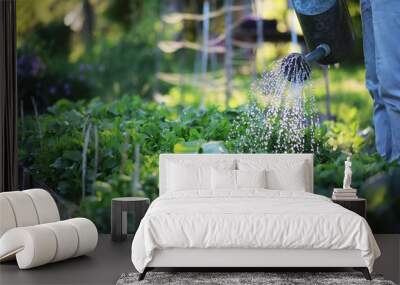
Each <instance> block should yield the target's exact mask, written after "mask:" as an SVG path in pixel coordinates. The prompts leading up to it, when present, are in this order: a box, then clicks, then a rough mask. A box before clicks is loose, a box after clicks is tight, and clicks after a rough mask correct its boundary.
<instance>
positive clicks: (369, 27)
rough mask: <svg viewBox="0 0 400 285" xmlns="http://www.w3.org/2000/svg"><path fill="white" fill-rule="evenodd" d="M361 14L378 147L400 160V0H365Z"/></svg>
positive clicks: (368, 84)
mask: <svg viewBox="0 0 400 285" xmlns="http://www.w3.org/2000/svg"><path fill="white" fill-rule="evenodd" d="M361 16H362V22H363V39H364V57H365V67H366V85H367V88H368V90H369V92H370V93H371V96H372V98H373V100H374V125H375V137H376V148H377V151H378V153H379V154H380V155H381V156H383V157H385V158H386V159H387V160H388V161H389V162H391V161H394V160H397V161H400V0H361Z"/></svg>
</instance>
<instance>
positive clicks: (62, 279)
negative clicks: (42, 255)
mask: <svg viewBox="0 0 400 285" xmlns="http://www.w3.org/2000/svg"><path fill="white" fill-rule="evenodd" d="M131 244H132V237H130V238H129V239H128V240H126V241H124V242H120V243H116V242H112V241H111V238H110V236H109V235H100V236H99V243H98V245H97V248H96V250H95V251H94V252H92V253H91V254H89V255H88V256H80V257H77V258H73V259H69V260H65V261H61V262H57V263H52V264H47V265H44V266H41V267H37V268H33V269H28V270H19V269H18V266H17V264H16V262H8V263H2V264H1V265H0V284H1V285H14V284H34V285H36V284H37V285H39V284H82V285H83V284H99V285H100V284H108V285H109V284H115V283H116V282H117V280H118V278H119V277H120V276H121V274H122V273H125V272H132V271H134V270H135V269H134V267H133V265H132V262H131V257H130V254H131Z"/></svg>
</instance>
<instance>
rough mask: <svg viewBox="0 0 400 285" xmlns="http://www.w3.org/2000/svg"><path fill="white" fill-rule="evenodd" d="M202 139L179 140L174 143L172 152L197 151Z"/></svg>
mask: <svg viewBox="0 0 400 285" xmlns="http://www.w3.org/2000/svg"><path fill="white" fill-rule="evenodd" d="M203 142H204V141H203V140H196V141H190V142H180V143H177V144H175V145H174V153H199V152H200V148H201V145H202V144H203Z"/></svg>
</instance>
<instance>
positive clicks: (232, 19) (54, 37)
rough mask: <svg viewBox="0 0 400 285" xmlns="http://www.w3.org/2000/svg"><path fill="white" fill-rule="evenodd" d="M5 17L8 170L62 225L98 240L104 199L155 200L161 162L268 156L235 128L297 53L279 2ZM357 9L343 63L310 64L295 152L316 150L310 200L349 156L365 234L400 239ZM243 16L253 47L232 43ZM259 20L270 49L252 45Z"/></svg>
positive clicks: (242, 126) (397, 178)
mask: <svg viewBox="0 0 400 285" xmlns="http://www.w3.org/2000/svg"><path fill="white" fill-rule="evenodd" d="M203 2H204V3H203ZM205 3H207V4H205ZM224 7H225V8H224ZM17 8H18V11H17V21H18V22H17V28H18V94H19V101H20V103H21V104H20V106H21V108H20V118H19V143H20V149H19V151H20V160H21V161H20V163H21V167H23V168H24V171H25V172H27V173H29V175H30V176H31V177H32V179H33V180H34V181H36V182H37V183H42V184H44V185H46V186H47V187H48V188H50V189H51V190H52V192H53V194H55V195H57V197H58V198H59V202H60V203H61V204H62V205H63V207H64V209H63V214H64V215H70V216H74V215H81V216H86V217H89V218H90V219H92V220H93V221H95V223H96V225H97V226H98V228H99V229H100V231H102V232H109V230H110V225H109V224H110V222H109V221H110V203H111V202H110V201H111V198H113V197H118V196H130V195H133V196H146V197H149V198H150V199H151V200H153V199H155V198H156V197H157V195H158V155H159V154H160V153H169V152H175V153H221V152H222V153H223V152H229V153H248V152H267V153H268V152H276V149H275V148H274V145H275V143H276V137H274V136H272V137H271V139H270V141H268V142H267V144H265V143H263V142H260V141H259V140H257V136H254V134H249V132H247V127H246V122H248V121H249V120H254V116H255V114H257V112H262V109H260V108H259V106H258V105H257V104H255V103H254V102H253V101H252V100H251V92H250V90H251V82H253V81H254V79H255V78H258V77H259V76H260V73H261V72H262V71H263V70H264V69H265V68H267V69H268V68H269V67H270V66H271V63H272V61H273V60H275V59H277V58H279V57H281V56H283V55H285V54H286V53H287V52H288V51H289V50H292V49H301V48H302V47H301V46H302V45H301V38H302V35H301V32H300V30H299V28H298V27H297V26H296V25H294V24H293V18H292V14H291V13H292V11H291V10H290V9H288V5H287V1H283V0H282V1H269V0H255V1H244V0H243V1H222V0H221V1H219V0H210V1H178V0H170V1H156V0H152V1H138V0H135V1H123V0H97V1H90V0H69V1H57V0H40V1H39V0H35V1H18V2H17ZM267 8H268V9H267ZM221 9H222V10H221ZM358 9H359V7H358V1H350V10H351V13H352V18H353V25H354V26H355V27H356V28H357V31H358V34H357V36H358V41H357V43H358V45H359V46H357V47H356V49H355V50H354V51H353V56H352V57H351V58H350V59H349V61H348V62H345V63H343V64H341V65H340V66H336V67H335V66H331V67H330V68H329V69H327V68H324V67H320V66H315V67H314V71H313V78H312V86H310V87H309V89H310V90H309V91H308V92H309V93H310V94H312V95H313V96H315V104H316V105H315V109H313V108H309V109H307V110H308V111H307V115H308V116H311V115H312V116H315V117H317V118H318V120H319V124H316V125H310V126H308V127H307V128H306V131H305V133H304V141H305V147H304V152H312V151H314V153H315V158H314V164H315V168H314V182H315V192H316V193H318V194H321V195H326V196H330V195H331V192H332V189H333V188H334V187H337V186H340V185H341V183H342V180H343V162H344V160H345V159H346V156H347V154H348V153H352V161H353V183H352V186H353V187H354V188H357V189H359V195H360V196H362V197H365V198H367V200H368V221H369V223H370V224H371V227H372V228H373V230H374V232H377V233H389V232H390V233H392V232H393V230H395V231H396V232H400V207H399V206H400V167H399V165H398V162H392V163H390V164H389V163H387V162H386V161H385V160H384V159H383V158H381V157H380V156H379V155H378V154H377V153H376V150H375V145H374V130H373V127H372V115H371V114H372V101H371V99H370V97H369V94H368V91H367V90H366V88H365V85H364V72H365V71H364V67H363V64H362V50H361V46H360V45H361V41H360V40H361V39H360V36H361V33H360V18H359V10H358ZM210 11H211V12H213V11H214V12H216V13H217V14H218V13H219V14H218V15H220V16H219V17H215V18H213V17H211V16H212V15H214V14H210ZM221 11H222V12H221ZM223 12H224V13H223ZM204 13H206V15H208V17H209V19H210V21H209V23H208V26H207V23H204V22H207V21H206V20H204V19H207V18H205V17H203V16H204V15H205V14H204ZM207 13H208V14H207ZM227 14H228V15H227ZM185 15H186V16H185ZM188 15H189V16H190V15H192V16H190V17H189V16H188ZM196 15H197V16H198V15H200V16H201V17H200V16H199V17H200V18H199V17H197V16H196ZM210 15H211V16H210ZM229 15H230V16H229ZM185 17H189V19H186V18H185ZM196 19H197V20H196ZM249 19H253V20H254V19H255V20H254V21H252V22H251V21H249V22H248V23H250V24H251V23H252V24H254V27H255V28H256V29H255V30H254V31H255V32H254V39H244V38H243V37H242V34H241V33H243V31H246V30H245V28H246V27H248V26H246V25H244V26H242V25H241V24H243V21H248V20H249ZM267 20H268V21H270V22H268V23H275V26H273V25H272V26H273V27H275V30H274V33H276V35H277V37H278V36H279V37H281V38H282V39H280V40H279V41H275V40H269V39H268V38H264V36H263V35H264V33H262V34H261V36H260V25H263V27H264V28H265V29H267V28H268V27H269V26H268V25H269V24H268V25H267V24H265V23H264V21H265V22H267ZM246 23H247V22H246ZM260 23H261V24H260ZM257 25H259V26H258V31H259V33H258V34H257ZM250 26H251V25H250ZM221 35H223V36H221ZM294 35H295V36H296V37H294ZM271 38H272V37H271ZM218 39H219V40H218ZM245 40H247V41H248V42H247V43H246V41H245ZM205 41H206V44H205ZM207 41H208V44H207ZM303 48H304V47H303ZM249 110H251V112H249ZM249 114H252V115H249ZM274 124H275V125H274V126H273V128H277V129H278V128H279V127H280V122H279V120H276V121H275V123H274ZM258 131H259V132H263V126H262V125H260V126H259V129H258ZM309 132H313V133H314V137H313V139H312V140H311V139H310V136H309ZM285 149H289V147H288V148H285Z"/></svg>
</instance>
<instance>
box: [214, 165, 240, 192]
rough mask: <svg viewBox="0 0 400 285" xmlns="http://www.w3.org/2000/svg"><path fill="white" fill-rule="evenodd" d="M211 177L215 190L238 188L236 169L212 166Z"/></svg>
mask: <svg viewBox="0 0 400 285" xmlns="http://www.w3.org/2000/svg"><path fill="white" fill-rule="evenodd" d="M211 177H212V179H211V180H212V189H213V190H229V191H232V190H236V185H237V183H236V170H231V169H216V168H212V170H211Z"/></svg>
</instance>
